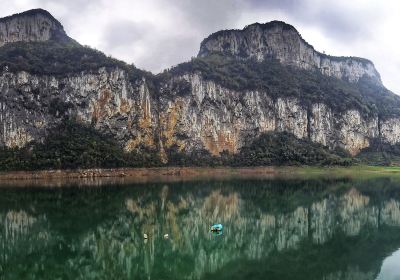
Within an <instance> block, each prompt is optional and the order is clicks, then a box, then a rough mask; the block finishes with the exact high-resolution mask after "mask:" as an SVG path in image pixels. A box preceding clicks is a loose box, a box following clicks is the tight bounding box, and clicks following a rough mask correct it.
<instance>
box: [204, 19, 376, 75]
mask: <svg viewBox="0 0 400 280" xmlns="http://www.w3.org/2000/svg"><path fill="white" fill-rule="evenodd" d="M212 52H219V53H226V54H230V55H233V56H236V57H239V58H241V59H250V58H252V59H255V60H257V61H263V60H265V59H266V58H275V59H278V60H279V61H280V62H281V63H282V64H286V65H293V66H296V67H299V68H302V69H307V70H311V69H319V70H320V71H321V72H322V73H323V74H325V75H328V76H334V77H337V78H340V79H346V80H348V81H351V82H356V81H358V80H359V79H360V78H362V77H363V76H364V75H365V76H367V77H369V78H371V79H373V80H375V81H377V82H380V75H379V73H378V71H376V69H375V67H374V65H373V63H372V62H371V61H369V60H366V59H363V58H356V57H334V56H328V55H325V54H322V53H319V52H317V51H316V50H315V49H314V48H313V47H312V46H311V45H310V44H308V43H307V42H306V41H305V40H304V39H303V38H302V37H301V35H300V34H299V33H298V32H297V30H296V29H295V28H294V27H293V26H291V25H288V24H286V23H284V22H280V21H272V22H269V23H266V24H259V23H255V24H251V25H248V26H246V27H245V28H244V29H243V30H224V31H219V32H217V33H214V34H212V35H210V36H209V37H208V38H207V39H205V40H204V41H203V42H202V43H201V47H200V52H199V56H207V55H209V54H210V53H212Z"/></svg>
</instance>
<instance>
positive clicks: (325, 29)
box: [0, 0, 400, 94]
mask: <svg viewBox="0 0 400 280" xmlns="http://www.w3.org/2000/svg"><path fill="white" fill-rule="evenodd" d="M0 4H1V7H2V8H1V10H0V16H7V15H10V14H14V13H18V12H22V11H24V10H27V9H32V8H43V9H46V10H48V11H49V12H50V13H52V14H53V16H54V17H56V18H57V19H58V20H59V21H60V22H61V23H62V24H63V25H64V28H65V30H66V31H67V33H68V34H69V36H70V37H72V38H74V39H76V40H77V41H79V42H80V43H81V44H85V45H89V46H91V47H94V48H96V49H99V50H101V51H103V52H105V53H106V54H108V55H112V56H113V57H116V58H119V59H121V60H124V61H126V62H128V63H134V64H135V65H136V66H137V67H139V68H142V69H146V70H150V71H152V72H155V73H156V72H159V71H161V70H162V69H165V68H168V67H171V66H173V65H175V64H177V63H180V62H184V61H187V60H189V59H190V58H191V57H192V56H196V55H197V52H198V50H199V45H200V42H201V41H202V39H203V38H205V37H207V36H208V35H209V34H211V33H213V32H215V31H218V30H221V29H232V28H243V27H244V26H245V25H248V24H251V23H254V22H261V23H263V22H268V21H271V20H283V21H285V22H287V23H290V24H292V25H293V26H295V27H296V28H297V30H298V31H299V32H300V33H301V34H302V36H303V38H304V39H305V40H306V41H308V42H309V43H310V44H311V45H313V46H314V47H315V48H316V49H317V50H318V51H321V52H322V51H325V52H326V53H327V54H331V55H339V56H360V57H365V58H368V59H370V60H372V61H373V62H374V63H375V66H376V67H377V69H378V71H379V72H380V73H381V76H382V80H383V82H384V84H385V85H386V86H387V87H388V88H389V89H390V90H392V91H394V92H396V93H398V94H400V79H398V77H399V76H400V36H399V31H398V29H399V28H400V16H399V15H400V1H397V0H351V1H350V0H332V1H323V0H298V1H296V0H265V1H262V0H247V1H246V0H0Z"/></svg>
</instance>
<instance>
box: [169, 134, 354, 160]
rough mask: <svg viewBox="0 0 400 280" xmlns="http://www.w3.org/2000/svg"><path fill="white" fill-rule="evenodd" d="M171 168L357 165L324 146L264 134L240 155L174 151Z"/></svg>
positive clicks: (338, 152)
mask: <svg viewBox="0 0 400 280" xmlns="http://www.w3.org/2000/svg"><path fill="white" fill-rule="evenodd" d="M167 155H168V158H169V164H171V165H178V166H193V165H195V166H271V165H274V166H278V165H323V166H326V165H341V166H349V165H351V164H353V159H352V158H351V157H350V155H349V154H348V153H347V152H346V151H344V150H342V149H336V150H334V151H331V150H329V149H328V148H327V147H324V146H322V145H321V144H317V143H313V142H311V141H309V140H304V139H299V138H296V137H295V136H294V135H293V134H290V133H287V132H271V133H266V134H262V135H261V136H260V137H258V138H256V139H255V140H254V141H253V142H252V143H251V144H250V145H249V146H245V147H243V148H242V149H241V150H240V152H239V153H238V154H235V155H231V154H229V153H228V152H222V153H221V154H220V156H219V157H215V156H212V155H211V154H210V153H209V152H208V151H207V150H200V151H195V152H192V153H191V154H184V153H180V152H179V151H178V148H177V147H172V148H171V149H169V150H168V151H167Z"/></svg>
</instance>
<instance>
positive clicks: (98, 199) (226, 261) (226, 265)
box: [0, 179, 400, 279]
mask: <svg viewBox="0 0 400 280" xmlns="http://www.w3.org/2000/svg"><path fill="white" fill-rule="evenodd" d="M398 186H400V182H396V181H393V180H391V179H376V180H370V181H365V180H364V181H359V182H356V181H350V180H348V179H343V180H331V181H327V180H321V181H318V180H313V181H307V180H304V181H295V180H290V181H284V180H270V181H236V182H207V183H206V182H203V183H202V182H197V183H176V184H168V185H162V184H159V185H158V184H152V185H150V184H148V185H142V186H134V187H133V186H132V187H105V188H98V189H91V190H87V189H79V188H78V189H73V188H72V189H71V188H69V189H57V190H47V189H43V190H35V191H29V192H28V193H24V195H23V196H21V195H20V194H21V192H23V190H14V189H10V190H2V191H1V196H0V197H1V198H0V202H4V203H1V204H0V205H1V206H0V227H1V229H2V230H1V233H0V246H1V247H0V248H1V249H2V253H1V267H0V268H1V270H0V271H1V272H2V274H3V275H6V276H7V277H6V279H20V278H21V277H22V276H23V275H28V274H29V275H36V277H37V278H41V279H54V278H57V277H59V278H63V279H133V278H134V279H202V278H209V277H219V278H222V279H228V278H229V279H243V278H247V279H259V278H260V279H261V278H265V277H266V276H268V278H269V279H375V278H376V277H377V275H378V273H379V271H380V266H381V264H382V261H383V259H384V258H385V257H386V256H387V255H389V254H391V253H392V252H393V251H395V250H396V249H397V248H398V247H399V246H400V235H399V233H400V228H398V226H400V204H399V202H400V188H398ZM217 222H218V223H222V224H224V233H223V235H221V236H213V235H211V234H210V232H209V226H210V225H211V224H213V223H217ZM144 234H146V235H147V236H148V239H144V237H143V236H144ZM165 234H168V235H169V238H168V239H166V238H164V235H165ZM371 252H373V254H372V253H371ZM0 275H1V274H0Z"/></svg>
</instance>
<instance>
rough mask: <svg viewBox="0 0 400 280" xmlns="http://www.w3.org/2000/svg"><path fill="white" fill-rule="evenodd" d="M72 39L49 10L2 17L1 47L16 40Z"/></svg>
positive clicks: (0, 30) (0, 25)
mask: <svg viewBox="0 0 400 280" xmlns="http://www.w3.org/2000/svg"><path fill="white" fill-rule="evenodd" d="M51 39H54V40H63V41H67V40H70V39H69V38H68V36H67V35H66V33H65V31H64V29H63V27H62V25H61V23H60V22H58V21H57V20H56V19H55V18H54V17H53V16H52V15H51V14H50V13H49V12H47V11H45V10H41V9H35V10H30V11H26V12H23V13H20V14H16V15H12V16H9V17H5V18H1V19H0V47H1V46H4V45H5V44H7V43H14V42H43V41H48V40H51Z"/></svg>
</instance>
